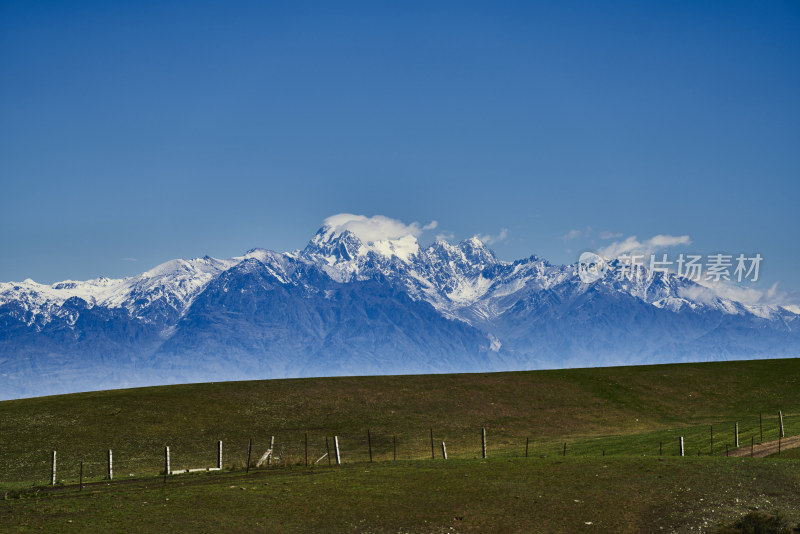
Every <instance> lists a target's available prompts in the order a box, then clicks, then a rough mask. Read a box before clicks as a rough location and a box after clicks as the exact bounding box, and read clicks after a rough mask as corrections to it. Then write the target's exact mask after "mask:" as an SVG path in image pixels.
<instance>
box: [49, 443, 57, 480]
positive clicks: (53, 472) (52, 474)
mask: <svg viewBox="0 0 800 534" xmlns="http://www.w3.org/2000/svg"><path fill="white" fill-rule="evenodd" d="M50 485H51V486H55V485H56V451H53V465H52V467H51V469H50Z"/></svg>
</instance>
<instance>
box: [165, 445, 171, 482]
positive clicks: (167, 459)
mask: <svg viewBox="0 0 800 534" xmlns="http://www.w3.org/2000/svg"><path fill="white" fill-rule="evenodd" d="M169 473H170V469H169V445H167V446H166V447H164V483H166V482H167V475H169Z"/></svg>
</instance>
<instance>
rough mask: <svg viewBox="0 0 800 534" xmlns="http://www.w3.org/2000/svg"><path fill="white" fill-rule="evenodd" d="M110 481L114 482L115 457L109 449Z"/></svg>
mask: <svg viewBox="0 0 800 534" xmlns="http://www.w3.org/2000/svg"><path fill="white" fill-rule="evenodd" d="M108 480H114V455H113V453H112V452H111V449H108Z"/></svg>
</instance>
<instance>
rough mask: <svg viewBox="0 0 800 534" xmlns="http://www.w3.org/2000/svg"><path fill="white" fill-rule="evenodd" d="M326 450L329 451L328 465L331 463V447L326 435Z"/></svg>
mask: <svg viewBox="0 0 800 534" xmlns="http://www.w3.org/2000/svg"><path fill="white" fill-rule="evenodd" d="M325 452H327V453H328V466H330V465H331V448H330V446H329V445H328V436H325Z"/></svg>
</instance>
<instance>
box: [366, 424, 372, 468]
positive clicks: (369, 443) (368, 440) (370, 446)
mask: <svg viewBox="0 0 800 534" xmlns="http://www.w3.org/2000/svg"><path fill="white" fill-rule="evenodd" d="M367 447H368V448H369V461H370V462H372V437H371V436H370V435H369V428H368V429H367Z"/></svg>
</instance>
